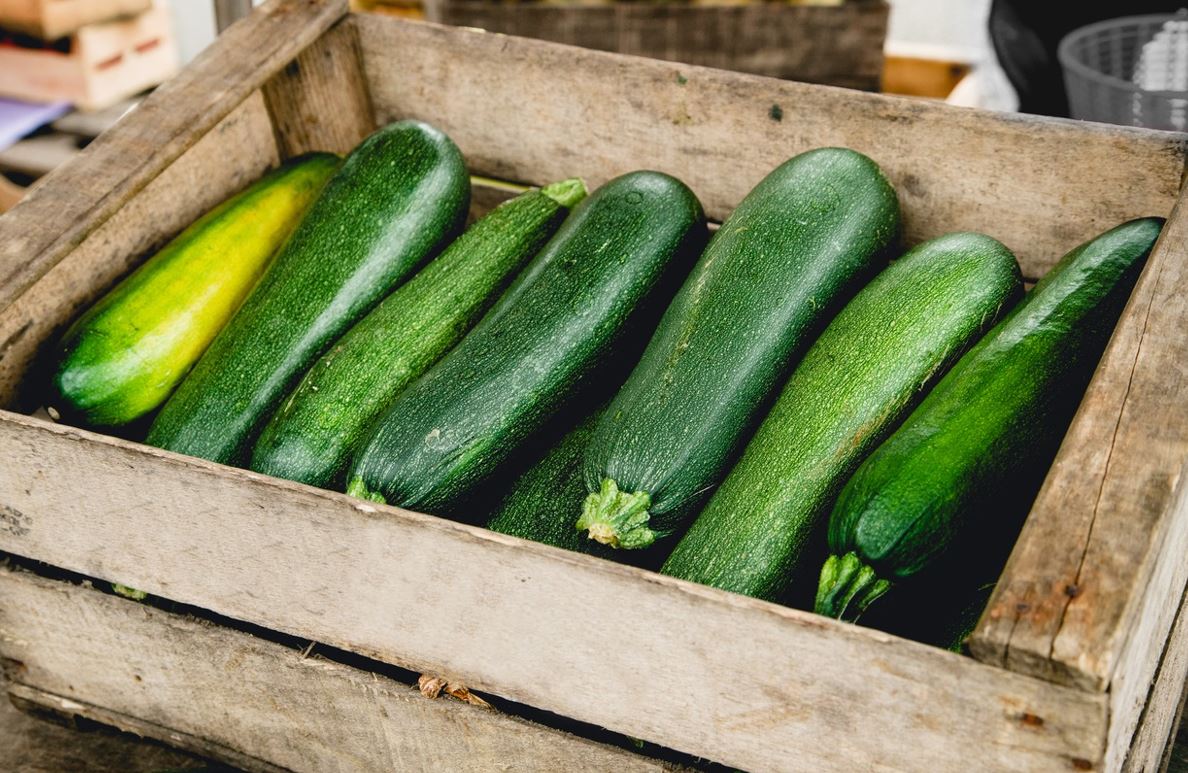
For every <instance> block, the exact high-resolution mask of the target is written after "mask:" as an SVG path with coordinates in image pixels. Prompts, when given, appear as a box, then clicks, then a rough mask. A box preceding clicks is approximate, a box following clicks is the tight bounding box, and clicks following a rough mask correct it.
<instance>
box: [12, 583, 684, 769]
mask: <svg viewBox="0 0 1188 773" xmlns="http://www.w3.org/2000/svg"><path fill="white" fill-rule="evenodd" d="M0 588H3V593H2V594H0V613H2V614H0V654H3V656H4V657H6V658H7V659H8V662H9V668H8V670H9V671H10V672H11V674H12V676H13V677H14V679H15V681H14V682H13V683H12V684H11V685H10V690H11V691H12V693H13V694H15V695H17V696H18V697H20V698H22V699H25V700H29V701H31V702H34V703H37V704H38V705H41V706H47V707H49V708H51V709H53V710H55V711H57V712H62V713H67V714H73V715H77V716H82V717H87V718H89V719H95V720H97V721H99V722H103V723H105V724H110V725H113V726H115V727H118V728H120V729H121V730H128V731H131V732H134V733H136V734H138V735H142V736H146V737H150V738H154V739H157V740H160V741H164V742H165V743H168V744H171V745H173V746H179V747H181V748H183V749H187V750H189V751H193V752H197V753H199V754H203V755H205V756H209V757H214V758H216V759H220V760H223V761H225V762H228V763H231V764H233V765H235V766H236V767H238V768H243V769H247V770H263V771H269V772H270V773H271V771H276V770H289V769H303V770H377V771H378V770H408V769H412V768H414V767H415V768H419V769H426V770H428V769H434V768H436V767H445V766H448V767H449V768H450V769H451V770H457V771H487V770H492V769H496V768H499V767H500V766H501V765H506V764H508V763H509V762H514V763H515V764H516V766H517V769H519V770H538V771H542V772H543V771H551V770H575V769H585V768H589V769H596V770H616V771H623V772H624V773H627V772H628V771H630V773H660V771H661V770H669V769H671V767H672V766H671V765H670V764H669V763H666V762H664V761H661V760H656V759H653V758H651V757H647V756H643V755H639V754H634V753H632V752H629V751H626V750H624V749H620V748H617V747H613V746H608V745H606V744H602V743H598V742H596V741H592V740H589V739H586V738H582V737H580V736H576V735H573V734H572V733H568V732H565V731H563V730H557V729H553V728H550V727H546V726H544V725H540V724H538V723H536V722H531V721H529V720H526V719H523V718H521V717H517V716H514V715H511V714H507V713H504V712H501V711H496V710H494V709H490V708H489V707H488V708H486V709H480V708H475V707H474V706H470V705H464V704H462V703H459V702H457V701H454V700H452V699H449V700H447V699H441V700H437V701H433V700H430V699H427V698H424V697H422V696H421V694H420V693H419V692H417V690H416V688H415V687H413V686H412V685H409V684H405V683H403V682H400V681H396V680H394V679H392V678H390V677H388V676H385V675H381V674H376V673H372V672H369V671H363V670H360V669H358V668H355V667H353V666H348V665H344V664H342V663H338V662H334V661H331V660H326V659H324V658H322V657H320V656H318V655H316V654H315V655H314V656H312V657H310V656H309V655H308V651H306V652H299V651H297V650H294V649H292V648H290V647H286V646H283V645H281V644H277V643H275V642H271V641H267V640H264V639H262V638H259V637H257V636H254V635H251V634H248V633H244V632H241V631H236V630H232V629H230V628H225V627H223V626H220V625H216V624H212V623H210V622H208V621H204V620H201V619H194V618H192V617H189V616H182V615H178V614H175V613H171V612H167V611H164V610H161V609H158V608H155V607H151V606H147V605H144V604H139V603H136V602H133V601H128V600H126V599H123V598H119V597H115V596H112V595H109V594H105V593H101V592H99V591H97V590H94V589H91V588H88V587H85V586H80V585H73V584H69V583H65V582H60V581H56V580H52V579H48V578H45V577H40V576H37V575H33V574H30V573H28V572H25V571H21V570H13V569H4V568H0ZM311 646H312V645H311ZM113 651H115V652H116V653H118V657H114V658H113ZM278 707H281V708H278ZM348 727H349V728H350V729H349V730H344V728H348ZM393 738H395V739H400V740H397V741H392V740H390V739H393Z"/></svg>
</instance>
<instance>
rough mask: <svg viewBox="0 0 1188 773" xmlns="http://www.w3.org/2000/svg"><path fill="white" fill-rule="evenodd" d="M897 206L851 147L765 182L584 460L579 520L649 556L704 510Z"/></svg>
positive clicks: (711, 256)
mask: <svg viewBox="0 0 1188 773" xmlns="http://www.w3.org/2000/svg"><path fill="white" fill-rule="evenodd" d="M898 228H899V204H898V201H897V200H896V197H895V191H894V190H893V189H892V188H891V185H890V184H889V183H888V182H887V179H886V178H885V177H884V176H883V173H882V171H880V170H879V168H878V166H877V165H875V163H874V162H873V161H871V160H870V159H869V158H867V157H866V156H863V155H862V154H860V153H856V152H854V151H852V150H846V149H843V148H825V149H822V150H814V151H810V152H808V153H804V154H801V155H799V156H796V157H795V158H793V159H791V160H789V161H787V162H786V163H784V164H783V165H781V166H780V167H778V168H777V169H776V170H775V171H773V172H772V173H771V174H769V175H768V176H767V177H766V178H765V179H764V180H763V181H762V182H760V183H759V185H758V186H756V187H755V189H754V190H752V191H751V192H750V193H749V194H748V195H747V197H746V198H745V199H743V201H742V203H740V204H739V205H738V208H737V209H735V211H734V212H733V213H732V214H731V215H730V217H729V218H728V219H727V220H726V222H725V223H723V225H722V228H721V229H720V230H719V231H718V232H717V233H716V234H715V235H714V237H713V239H712V240H711V241H710V244H709V246H708V247H707V248H706V251H705V254H704V255H703V256H702V257H701V260H700V261H699V262H698V264H697V266H696V267H695V268H694V270H693V273H692V275H691V276H690V277H689V279H688V280H687V281H686V282H685V284H684V286H683V287H682V288H681V290H680V292H679V293H678V294H677V297H676V300H675V301H673V304H672V306H671V307H669V309H668V311H667V312H666V313H665V315H664V318H663V320H662V321H661V322H660V326H659V329H658V330H657V331H656V334H655V336H654V337H653V338H652V340H651V342H650V343H649V344H648V347H647V350H646V351H645V352H644V355H643V359H642V360H641V361H640V363H639V365H638V367H636V369H635V370H634V371H633V372H632V374H631V376H630V377H629V378H628V380H627V383H626V384H625V385H624V386H623V388H622V390H620V392H619V394H618V395H617V396H616V397H615V400H614V403H613V405H612V406H611V408H610V410H609V411H608V412H607V414H606V416H604V417H603V419H602V421H601V422H600V423H599V425H598V429H597V430H596V432H595V435H594V438H593V439H592V440H591V442H590V449H589V451H588V453H587V454H586V461H585V477H586V486H587V492H588V496H587V497H586V498H585V501H584V503H582V502H575V503H574V505H573V507H574V517H575V518H577V517H578V515H579V514H580V516H581V517H580V519H579V520H578V526H579V527H580V528H582V529H585V530H587V531H588V532H589V534H590V536H591V537H592V538H594V539H596V540H598V541H600V542H604V543H606V544H608V545H611V546H613V547H622V548H643V547H647V546H648V545H650V544H652V542H653V541H654V540H655V539H657V538H659V537H664V536H666V535H669V534H672V533H673V532H674V531H676V530H677V529H679V528H680V527H681V526H682V524H683V523H684V522H685V521H686V520H687V519H688V518H689V517H691V516H692V515H693V514H694V513H696V512H697V510H698V509H699V508H700V506H701V504H702V503H703V502H704V501H705V498H706V496H708V494H709V492H710V491H712V490H713V488H714V487H715V486H716V485H717V484H718V483H719V482H720V481H721V480H722V478H723V477H724V476H725V475H726V472H727V471H728V470H729V469H730V465H731V464H732V463H733V462H734V460H735V459H736V458H737V454H738V452H739V450H741V447H742V445H743V444H744V443H745V442H746V439H747V438H748V437H749V435H750V433H751V431H752V430H753V429H754V426H755V424H756V423H757V422H758V420H759V419H761V418H762V414H763V410H764V409H765V408H766V407H767V406H768V405H769V404H770V399H771V398H772V397H773V396H774V394H775V390H777V389H778V387H779V385H780V384H781V383H782V382H783V380H784V379H785V378H787V375H788V372H789V371H790V370H791V368H792V366H793V365H795V363H796V361H797V360H798V359H799V358H800V356H801V355H802V354H803V353H804V351H805V350H806V349H807V348H808V345H809V344H810V343H811V342H812V340H813V338H814V337H815V336H816V334H817V333H818V332H819V331H820V329H821V328H822V327H823V326H824V324H825V322H827V321H828V319H829V318H830V317H831V316H832V315H833V313H834V312H835V311H836V310H837V309H838V308H840V305H841V304H842V303H844V301H845V299H846V298H848V297H849V296H850V295H851V294H852V293H853V292H854V291H855V290H856V289H857V288H858V287H859V286H860V285H861V283H862V282H863V281H865V280H866V279H867V278H868V277H869V276H870V275H871V273H873V271H874V270H876V268H877V267H878V266H879V265H881V263H882V261H883V260H884V259H885V255H884V252H885V251H886V250H887V248H888V247H889V245H891V243H892V242H893V240H894V239H895V237H896V235H897V231H898Z"/></svg>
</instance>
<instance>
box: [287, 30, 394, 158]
mask: <svg viewBox="0 0 1188 773" xmlns="http://www.w3.org/2000/svg"><path fill="white" fill-rule="evenodd" d="M264 101H265V103H266V104H267V105H268V113H269V115H271V116H272V125H273V129H274V130H275V132H276V143H277V147H278V148H280V151H281V155H282V156H283V157H284V158H290V157H292V156H296V155H300V154H301V153H309V152H311V151H315V150H323V151H329V152H331V153H339V154H345V153H349V152H350V151H351V150H352V149H353V148H354V147H355V146H356V145H358V144H359V141H360V140H362V139H363V138H364V137H365V136H367V135H368V134H370V133H371V132H372V130H374V129H375V123H374V118H373V111H372V108H371V98H370V97H369V96H368V94H367V83H366V82H365V80H364V78H363V72H362V68H361V66H360V64H359V41H358V36H357V35H356V34H355V27H354V25H352V24H348V23H346V22H345V21H340V22H339V23H338V24H336V25H335V26H334V27H332V28H331V29H330V30H329V31H328V32H327V33H326V34H325V35H323V36H322V37H321V38H319V39H318V40H316V41H314V42H313V43H311V44H310V45H309V46H308V47H307V48H306V49H305V50H304V51H302V52H301V53H300V54H298V55H297V58H296V59H294V60H293V61H292V62H291V63H290V64H288V65H287V66H286V67H285V68H284V69H282V70H281V71H280V72H279V73H277V74H276V75H275V76H274V77H273V78H272V80H270V81H268V83H266V84H264Z"/></svg>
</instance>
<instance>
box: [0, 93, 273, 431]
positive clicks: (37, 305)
mask: <svg viewBox="0 0 1188 773" xmlns="http://www.w3.org/2000/svg"><path fill="white" fill-rule="evenodd" d="M276 163H277V152H276V144H275V142H274V141H273V138H272V128H271V126H270V124H269V121H268V114H267V112H266V111H265V109H264V102H263V100H262V99H261V97H260V95H259V93H258V92H257V93H253V94H252V95H250V96H249V97H248V98H247V99H246V100H244V102H243V103H241V104H240V105H239V106H238V107H236V108H234V109H233V110H232V111H231V112H230V113H229V114H228V115H227V117H226V118H224V119H223V120H222V121H221V122H220V123H219V124H218V125H216V126H215V128H214V129H213V130H211V131H210V132H209V133H207V134H206V136H204V137H203V138H202V139H201V140H199V141H198V142H197V143H196V144H195V145H194V146H193V147H191V148H190V149H189V150H187V151H186V152H185V153H183V154H182V155H181V156H180V157H179V158H178V159H177V160H176V161H174V162H173V163H172V164H170V165H169V166H167V167H165V168H164V169H162V170H161V173H160V174H159V175H158V176H157V177H156V178H154V179H153V181H152V182H150V183H149V184H148V185H147V186H146V187H145V188H144V189H143V190H141V191H140V192H138V193H137V194H136V195H134V196H132V197H131V198H130V199H129V200H128V201H127V202H126V203H125V204H124V206H123V207H122V208H121V209H120V210H119V211H118V212H116V213H115V215H114V216H112V218H111V219H109V220H107V221H106V222H105V223H103V225H101V226H99V227H98V228H97V229H95V231H94V232H92V233H91V234H89V235H88V236H87V237H86V239H84V240H83V242H82V244H80V245H79V246H78V247H76V248H75V249H74V250H73V251H71V252H70V254H69V255H67V256H66V257H65V259H63V260H62V261H60V262H59V263H58V264H57V265H55V266H54V267H53V268H51V269H50V270H49V271H48V272H47V273H46V275H45V276H43V277H42V278H41V279H40V280H38V281H37V283H36V284H34V285H33V286H32V287H31V288H30V289H29V290H28V291H27V292H25V293H24V294H23V295H21V297H20V298H19V299H18V300H16V301H15V302H14V303H13V304H12V305H11V306H9V307H8V308H7V309H3V308H0V406H9V405H14V404H16V405H23V407H25V408H32V407H35V406H36V405H39V404H41V402H40V401H41V400H42V399H43V394H42V393H41V392H40V391H39V390H40V389H41V388H43V384H44V383H45V381H44V378H42V377H44V375H45V374H43V373H40V372H38V370H37V369H36V368H35V367H33V365H34V363H35V362H36V360H37V358H38V356H39V354H40V353H41V352H42V351H43V348H44V346H45V345H46V344H47V343H49V342H51V341H52V340H53V339H54V337H55V335H56V333H57V332H59V331H60V330H61V329H62V327H63V326H65V325H66V324H68V323H69V322H70V320H72V319H73V318H74V316H75V315H76V314H77V313H79V311H80V310H82V309H83V308H85V307H86V306H87V305H88V304H90V303H91V302H92V301H94V300H95V299H96V298H98V297H99V295H100V294H101V293H102V292H103V291H105V290H106V289H107V288H108V287H110V286H111V285H112V284H113V283H114V282H116V281H117V280H118V279H120V278H121V277H123V276H124V275H125V274H127V273H128V271H130V270H131V269H132V268H134V267H135V266H136V265H138V264H139V263H140V262H141V261H143V260H144V259H145V258H146V257H147V256H148V255H149V254H151V253H152V251H153V250H154V249H155V248H157V247H160V246H161V245H163V244H164V243H165V242H166V241H167V240H169V239H170V238H172V237H173V236H174V235H175V234H177V233H178V232H179V231H181V230H182V229H183V228H185V227H186V226H187V225H189V224H190V223H191V222H192V221H193V220H195V219H196V218H197V217H198V216H199V215H201V214H202V213H203V212H205V211H206V210H208V209H210V208H211V207H213V206H214V205H216V204H218V203H219V202H220V201H222V200H223V199H225V198H226V197H227V196H229V195H230V194H232V193H233V192H235V191H237V190H239V189H241V188H243V187H244V186H245V185H247V184H248V183H250V182H252V181H253V180H255V179H256V178H258V177H259V176H260V175H261V174H262V173H263V172H264V170H265V169H267V168H268V167H270V166H273V165H275V164H276ZM45 185H46V184H45V183H42V185H41V186H39V187H45ZM31 368H33V370H30V369H31ZM22 388H24V389H25V390H26V391H25V393H24V395H22V393H21V390H22ZM30 392H31V393H30ZM22 398H24V399H22Z"/></svg>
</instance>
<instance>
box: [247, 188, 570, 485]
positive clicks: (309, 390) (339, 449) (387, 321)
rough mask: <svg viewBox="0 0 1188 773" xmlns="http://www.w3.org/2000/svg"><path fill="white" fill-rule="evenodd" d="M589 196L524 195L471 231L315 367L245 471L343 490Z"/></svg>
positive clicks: (557, 191) (556, 191)
mask: <svg viewBox="0 0 1188 773" xmlns="http://www.w3.org/2000/svg"><path fill="white" fill-rule="evenodd" d="M585 195H586V187H585V185H583V184H582V181H581V180H565V181H562V182H559V183H554V184H553V185H550V186H548V187H546V188H545V189H544V190H533V191H528V192H527V193H523V194H521V195H520V196H517V197H515V198H514V199H511V200H509V201H506V202H504V203H503V204H501V205H500V206H498V207H496V208H495V209H494V210H492V211H491V212H490V213H488V214H487V216H486V217H484V218H482V219H481V220H479V221H478V222H477V223H475V224H474V225H473V226H471V227H470V228H468V229H467V230H466V232H465V233H463V234H462V235H461V236H460V237H458V239H457V240H455V241H454V243H453V244H451V245H450V246H449V247H448V248H447V249H446V250H445V252H443V253H442V254H441V255H440V256H439V257H437V258H436V259H434V260H433V261H431V262H430V263H429V265H427V266H426V267H425V268H423V269H422V270H421V271H420V272H419V273H418V274H417V275H416V276H415V277H413V278H412V279H411V280H410V281H409V282H408V283H407V284H405V285H403V286H402V287H400V288H399V289H397V290H396V291H395V292H393V293H392V294H391V295H389V296H388V297H387V298H385V299H384V301H383V302H382V303H380V305H379V306H376V307H375V309H374V310H372V312H371V313H370V314H368V315H367V316H366V317H364V318H363V320H362V321H361V322H359V324H357V325H355V326H354V327H353V328H351V329H350V330H349V331H348V332H347V333H346V334H345V335H344V336H343V337H342V338H340V339H339V340H338V341H337V342H336V343H335V344H334V346H332V347H331V348H330V351H328V352H326V354H324V355H322V357H321V358H320V359H319V360H318V361H317V362H316V363H314V366H313V367H312V368H310V370H309V372H308V373H306V374H305V377H304V378H303V379H302V380H301V382H300V383H299V384H298V385H297V388H296V389H294V390H293V392H292V394H290V395H289V397H288V399H286V400H285V401H284V403H282V404H281V407H280V408H279V409H278V410H277V412H276V413H275V414H274V415H273V417H272V419H271V420H270V421H269V422H268V424H267V426H265V428H264V431H263V432H262V433H261V434H260V439H259V440H258V441H256V447H255V449H254V450H253V452H252V461H251V468H252V469H253V470H256V471H258V472H263V473H267V474H269V475H275V476H277V477H280V478H289V479H290V480H295V481H299V482H301V483H308V484H310V485H313V486H322V487H330V486H335V487H339V488H341V487H342V486H344V485H345V484H346V481H344V480H343V476H344V475H345V474H346V467H347V465H348V464H350V461H351V454H352V453H353V452H354V451H355V449H356V448H357V447H358V445H359V443H360V442H362V440H363V439H364V438H363V435H364V433H365V432H366V431H367V430H368V429H369V428H370V427H371V425H372V424H374V423H375V420H376V419H377V418H379V415H380V414H381V413H383V411H384V409H385V408H386V407H388V406H389V405H390V404H391V403H392V400H394V399H395V397H396V395H398V394H400V392H401V391H402V390H403V389H404V388H405V387H407V386H408V385H409V384H411V383H412V382H413V381H414V380H416V379H417V378H418V377H419V376H420V375H421V374H422V373H424V372H425V371H426V370H428V369H429V367H430V366H431V365H433V363H434V362H436V361H437V360H438V358H440V357H441V355H442V354H444V353H445V352H446V351H447V350H448V349H449V348H450V347H452V346H453V345H454V344H456V343H457V342H458V341H459V340H460V339H461V338H462V336H463V335H465V333H466V331H467V330H469V329H470V327H471V325H473V324H474V322H475V320H477V319H478V317H479V316H480V315H481V314H482V312H483V311H484V310H485V309H486V308H487V307H488V306H490V304H491V302H492V301H494V299H495V297H496V293H497V291H498V290H499V289H501V288H502V287H503V286H504V285H506V284H507V282H508V281H509V280H510V279H511V278H512V277H513V276H514V275H515V272H517V271H518V270H519V269H520V268H522V267H523V265H524V264H525V263H527V262H528V260H529V258H531V257H532V256H533V255H535V254H536V253H537V251H539V250H540V248H541V246H542V245H543V244H544V243H545V242H546V241H547V240H548V239H549V237H550V236H552V235H553V233H554V232H555V231H556V230H557V228H559V227H560V225H561V221H563V220H564V219H565V215H566V214H567V213H568V211H569V209H570V208H571V207H573V206H574V205H575V204H577V203H578V202H579V201H581V200H582V199H583V198H584V197H585Z"/></svg>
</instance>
